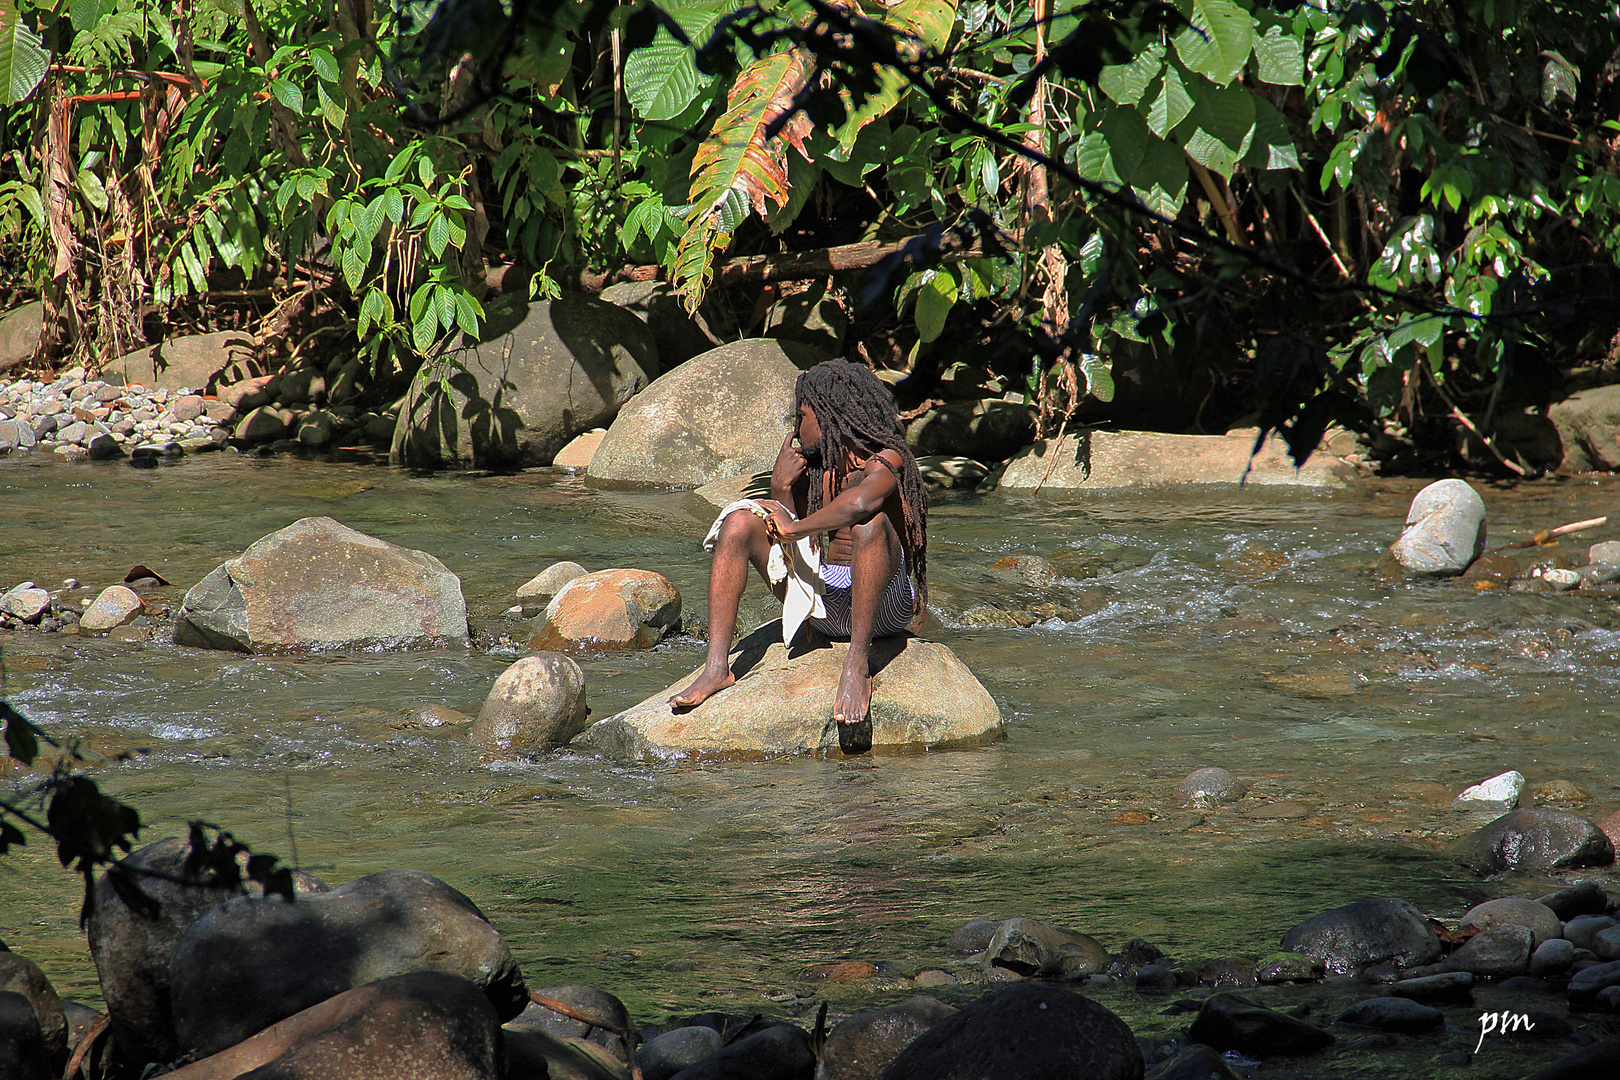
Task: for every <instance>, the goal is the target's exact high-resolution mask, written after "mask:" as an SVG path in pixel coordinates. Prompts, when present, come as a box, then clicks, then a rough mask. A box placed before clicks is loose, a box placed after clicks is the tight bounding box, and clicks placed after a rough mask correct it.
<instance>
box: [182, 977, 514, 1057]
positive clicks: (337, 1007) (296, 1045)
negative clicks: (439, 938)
mask: <svg viewBox="0 0 1620 1080" xmlns="http://www.w3.org/2000/svg"><path fill="white" fill-rule="evenodd" d="M501 1056H502V1055H501V1029H500V1022H499V1020H497V1018H496V1014H495V1010H494V1009H493V1008H491V1006H490V1002H489V999H488V998H487V997H485V996H484V995H483V994H482V993H480V992H479V990H478V988H477V987H476V986H474V985H473V984H472V983H470V982H468V981H467V980H466V979H461V978H457V977H456V976H454V975H446V974H443V973H439V972H417V973H414V974H410V975H399V976H395V977H393V978H387V979H381V980H378V981H377V982H373V983H369V984H367V985H365V986H358V987H355V988H354V989H351V990H346V991H344V992H343V993H340V994H337V995H336V996H334V997H330V998H327V999H325V1000H323V1001H320V1002H317V1003H316V1004H314V1005H311V1006H310V1007H309V1008H307V1009H303V1010H301V1011H300V1012H298V1013H296V1014H294V1015H292V1016H290V1017H288V1018H286V1019H285V1020H282V1021H281V1022H280V1023H278V1024H275V1025H274V1026H272V1027H268V1028H266V1029H265V1030H263V1031H260V1032H258V1033H257V1034H255V1035H253V1036H252V1037H251V1038H248V1039H246V1040H244V1041H242V1042H240V1043H237V1044H235V1045H234V1046H231V1047H229V1048H227V1049H224V1050H222V1051H220V1052H219V1053H216V1054H214V1055H213V1056H212V1057H206V1058H204V1059H203V1060H201V1061H198V1062H195V1063H194V1064H191V1065H187V1066H186V1067H185V1068H183V1069H180V1070H178V1071H176V1072H172V1073H168V1074H166V1075H167V1077H168V1078H169V1080H235V1078H236V1077H240V1076H254V1077H265V1078H267V1080H268V1078H270V1077H275V1078H277V1080H319V1078H328V1077H330V1078H336V1077H342V1078H343V1080H497V1078H498V1077H500V1076H502V1075H504V1073H503V1072H502V1070H501Z"/></svg>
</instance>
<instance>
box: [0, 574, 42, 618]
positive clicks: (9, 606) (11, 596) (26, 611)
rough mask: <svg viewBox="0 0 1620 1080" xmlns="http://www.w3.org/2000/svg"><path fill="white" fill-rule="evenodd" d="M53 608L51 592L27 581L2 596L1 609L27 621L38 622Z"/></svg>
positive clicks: (0, 598)
mask: <svg viewBox="0 0 1620 1080" xmlns="http://www.w3.org/2000/svg"><path fill="white" fill-rule="evenodd" d="M50 608H51V594H50V593H49V592H48V591H46V590H45V589H38V588H35V587H34V583H33V582H32V581H25V582H23V583H22V584H21V585H18V586H17V587H16V588H14V589H12V590H11V591H10V592H8V593H6V594H5V595H4V596H0V611H3V612H5V613H6V614H7V615H10V616H11V617H12V618H14V619H19V620H21V621H22V622H25V623H33V622H38V621H39V620H40V619H42V618H44V616H45V613H46V612H47V611H49V610H50Z"/></svg>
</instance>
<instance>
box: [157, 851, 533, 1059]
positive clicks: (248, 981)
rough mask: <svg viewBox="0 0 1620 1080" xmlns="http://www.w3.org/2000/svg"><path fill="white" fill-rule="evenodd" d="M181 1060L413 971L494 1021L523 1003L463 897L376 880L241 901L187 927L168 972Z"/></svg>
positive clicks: (412, 881) (425, 881)
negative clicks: (454, 991) (295, 897)
mask: <svg viewBox="0 0 1620 1080" xmlns="http://www.w3.org/2000/svg"><path fill="white" fill-rule="evenodd" d="M171 968H172V971H173V983H172V986H171V989H170V998H171V1000H172V1002H173V1005H174V1023H175V1032H176V1035H177V1036H178V1039H179V1043H180V1048H181V1050H183V1051H185V1052H187V1053H192V1054H216V1053H218V1052H219V1051H221V1050H223V1049H225V1048H226V1047H229V1046H233V1045H235V1044H236V1043H238V1042H241V1041H242V1040H243V1039H245V1038H247V1037H248V1036H250V1035H252V1034H253V1033H254V1032H257V1031H262V1030H263V1029H264V1028H266V1027H268V1026H269V1025H271V1024H273V1023H275V1022H276V1021H278V1020H282V1019H285V1018H286V1017H289V1016H292V1015H293V1014H294V1013H297V1012H299V1011H300V1010H303V1009H307V1008H309V1007H310V1006H312V1005H314V1004H316V1003H318V1002H321V1001H324V1000H326V999H327V998H329V997H332V996H334V995H336V994H340V993H342V992H343V991H345V990H349V989H351V988H353V987H355V986H359V985H361V984H364V983H368V982H375V981H376V980H378V979H385V978H389V977H392V976H396V975H406V974H412V973H416V972H438V973H443V974H449V975H456V976H459V977H460V978H463V979H467V980H470V981H472V982H473V983H475V984H476V985H477V986H479V987H480V988H481V989H482V990H483V991H484V992H485V993H486V994H488V996H489V998H490V1001H491V1002H492V1003H493V1005H494V1007H495V1010H496V1012H497V1013H498V1014H499V1016H500V1019H501V1020H502V1021H505V1020H510V1019H511V1018H513V1017H515V1016H517V1015H518V1014H519V1013H521V1012H522V1011H523V1008H524V1006H525V1005H526V1004H528V992H527V991H526V990H525V989H524V986H523V976H522V974H521V973H520V972H519V971H518V967H517V962H516V961H515V960H513V958H512V953H511V951H510V950H508V949H507V947H506V942H504V941H503V940H502V939H501V935H500V934H499V933H498V932H497V931H496V929H495V928H494V927H493V926H491V925H490V924H489V921H488V920H487V919H485V918H484V915H483V913H482V912H481V911H479V910H478V907H477V905H475V904H474V903H473V902H472V901H471V900H469V899H467V897H465V896H463V895H462V894H461V893H459V892H457V891H456V890H455V889H452V888H451V887H450V886H448V885H446V884H445V883H444V882H442V881H440V880H438V879H437V878H434V877H430V876H428V875H427V874H422V873H418V872H417V871H414V870H384V871H382V872H381V873H376V874H371V875H369V876H367V877H362V878H356V879H355V880H354V881H351V882H349V883H348V884H346V885H343V886H342V887H340V888H337V889H334V890H332V891H331V892H329V893H323V894H320V895H316V896H311V897H308V898H301V899H300V900H299V901H298V903H296V904H288V903H285V902H283V901H280V900H277V899H254V898H250V897H242V898H239V899H236V900H232V901H230V902H228V903H225V904H221V905H220V906H218V907H216V908H214V909H213V910H211V911H209V912H208V913H207V914H205V915H203V916H202V917H201V918H199V919H198V920H197V921H196V922H195V923H193V924H192V925H191V927H190V929H188V930H187V931H186V932H185V934H184V935H182V936H181V938H180V940H179V941H178V942H177V943H176V945H175V948H174V960H173V962H172V964H171Z"/></svg>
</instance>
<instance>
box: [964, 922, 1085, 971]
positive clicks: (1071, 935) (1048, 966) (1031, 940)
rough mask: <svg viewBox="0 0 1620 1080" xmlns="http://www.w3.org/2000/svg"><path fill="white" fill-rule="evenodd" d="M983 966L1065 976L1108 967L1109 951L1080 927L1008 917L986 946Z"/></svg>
mask: <svg viewBox="0 0 1620 1080" xmlns="http://www.w3.org/2000/svg"><path fill="white" fill-rule="evenodd" d="M984 966H985V967H986V968H991V967H1002V968H1007V969H1008V970H1010V971H1015V972H1017V973H1018V974H1020V975H1025V976H1032V977H1035V978H1041V979H1062V978H1068V977H1070V976H1074V975H1090V974H1092V973H1094V972H1098V971H1102V970H1103V969H1104V968H1106V967H1107V966H1108V950H1107V949H1105V948H1103V947H1102V945H1101V944H1100V943H1099V942H1098V941H1097V940H1096V939H1095V938H1093V937H1090V936H1088V935H1086V934H1082V933H1080V932H1079V931H1077V930H1069V929H1066V928H1064V927H1061V926H1053V925H1052V924H1050V923H1044V922H1039V921H1037V920H1035V919H1008V920H1007V921H1006V922H1004V923H1002V924H1001V925H1000V926H998V927H997V928H996V933H995V936H994V937H992V938H991V939H990V943H989V944H988V945H986V946H985V950H984Z"/></svg>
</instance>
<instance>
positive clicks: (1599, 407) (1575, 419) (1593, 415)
mask: <svg viewBox="0 0 1620 1080" xmlns="http://www.w3.org/2000/svg"><path fill="white" fill-rule="evenodd" d="M1547 418H1548V419H1549V420H1551V421H1552V422H1553V426H1554V427H1555V428H1557V430H1558V439H1559V441H1560V442H1561V443H1562V444H1563V451H1564V456H1563V460H1562V461H1561V462H1559V465H1558V471H1559V472H1564V473H1577V472H1592V471H1601V470H1613V469H1620V386H1598V387H1593V388H1592V389H1590V390H1582V391H1581V392H1580V393H1578V394H1572V395H1570V396H1569V397H1567V398H1565V399H1564V400H1563V401H1560V402H1559V403H1558V404H1556V405H1554V406H1553V407H1552V408H1551V409H1548V410H1547Z"/></svg>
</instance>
